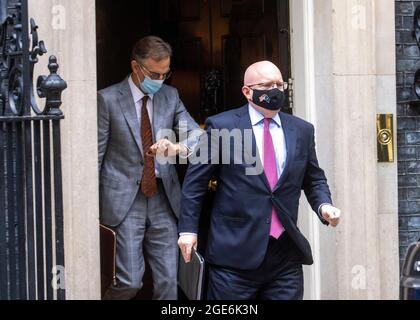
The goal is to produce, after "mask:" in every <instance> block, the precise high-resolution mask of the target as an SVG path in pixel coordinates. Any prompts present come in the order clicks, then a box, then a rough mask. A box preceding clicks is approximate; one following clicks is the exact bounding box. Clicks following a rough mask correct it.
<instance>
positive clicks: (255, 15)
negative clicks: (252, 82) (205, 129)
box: [151, 0, 290, 123]
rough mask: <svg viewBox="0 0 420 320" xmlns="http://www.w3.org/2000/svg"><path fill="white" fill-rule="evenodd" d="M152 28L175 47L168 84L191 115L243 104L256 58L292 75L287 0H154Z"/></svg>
mask: <svg viewBox="0 0 420 320" xmlns="http://www.w3.org/2000/svg"><path fill="white" fill-rule="evenodd" d="M151 10H152V15H153V16H152V17H153V18H152V19H151V22H152V25H151V31H152V33H154V34H157V35H160V36H162V37H163V38H164V39H166V40H167V41H169V42H170V43H171V44H172V46H173V47H174V52H175V54H174V60H173V69H174V71H175V72H174V74H173V78H172V79H171V84H172V85H174V86H175V87H176V88H178V90H179V91H180V93H181V97H182V99H183V100H184V102H185V104H186V106H187V107H188V109H189V111H190V112H191V114H192V115H193V117H194V118H195V119H196V120H197V121H199V122H201V123H203V122H204V121H205V119H206V118H207V117H208V116H209V115H212V114H216V113H218V112H221V111H224V110H227V109H231V108H235V107H239V106H242V105H243V104H244V103H245V102H246V101H245V100H244V98H243V96H242V91H241V88H242V84H243V74H244V72H245V70H246V68H247V67H248V66H249V65H250V64H252V63H253V62H256V61H259V60H270V61H272V62H274V63H275V64H277V65H278V66H279V67H280V69H281V70H282V72H283V74H284V78H285V79H286V80H287V79H288V78H289V77H290V54H289V32H288V29H289V14H288V11H289V9H288V1H287V0H286V1H278V0H265V1H264V0H239V1H238V0H237V1H235V0H230V1H224V0H208V1H197V0H182V1H174V0H158V1H154V2H153V4H152V7H151Z"/></svg>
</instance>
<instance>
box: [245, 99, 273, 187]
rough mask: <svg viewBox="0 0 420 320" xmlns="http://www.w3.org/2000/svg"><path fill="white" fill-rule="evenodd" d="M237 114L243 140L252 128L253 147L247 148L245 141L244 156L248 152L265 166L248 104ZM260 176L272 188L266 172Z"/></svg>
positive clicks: (261, 165)
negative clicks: (247, 131)
mask: <svg viewBox="0 0 420 320" xmlns="http://www.w3.org/2000/svg"><path fill="white" fill-rule="evenodd" d="M237 115H238V124H237V127H238V128H239V129H241V131H242V139H243V141H245V140H244V139H245V136H246V135H245V130H251V133H252V148H251V149H250V148H249V147H248V148H247V147H246V143H243V147H244V156H246V154H247V155H248V157H249V158H250V159H256V161H257V162H258V166H260V167H261V168H263V164H262V161H261V158H260V154H259V152H258V148H257V143H256V140H255V135H254V130H253V129H252V123H251V118H250V116H249V112H248V105H245V106H244V107H242V108H240V109H239V110H238V113H237ZM254 155H255V156H254ZM246 163H248V162H246ZM258 177H259V178H260V179H261V180H262V181H263V182H264V184H265V185H266V186H267V188H268V189H270V190H271V188H270V184H269V183H268V180H267V177H266V175H265V173H264V172H262V173H261V174H259V175H258Z"/></svg>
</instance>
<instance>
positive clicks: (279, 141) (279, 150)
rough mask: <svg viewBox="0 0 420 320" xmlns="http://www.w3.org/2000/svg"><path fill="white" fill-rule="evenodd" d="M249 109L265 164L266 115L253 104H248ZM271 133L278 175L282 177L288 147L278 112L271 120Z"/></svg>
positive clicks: (261, 156)
mask: <svg viewBox="0 0 420 320" xmlns="http://www.w3.org/2000/svg"><path fill="white" fill-rule="evenodd" d="M248 111H249V117H250V118H251V124H252V131H253V132H254V136H255V141H256V143H257V148H258V153H259V155H260V159H261V163H262V164H264V116H263V115H262V114H261V113H259V112H258V111H257V110H255V109H254V108H253V107H252V106H251V105H249V106H248ZM270 133H271V138H272V139H273V145H274V152H275V153H276V160H277V177H278V178H279V179H280V177H281V175H282V173H283V171H284V167H285V165H286V158H287V149H286V140H285V138H284V132H283V127H282V125H281V120H280V117H279V115H278V114H277V115H276V116H275V117H274V118H273V120H272V121H271V122H270Z"/></svg>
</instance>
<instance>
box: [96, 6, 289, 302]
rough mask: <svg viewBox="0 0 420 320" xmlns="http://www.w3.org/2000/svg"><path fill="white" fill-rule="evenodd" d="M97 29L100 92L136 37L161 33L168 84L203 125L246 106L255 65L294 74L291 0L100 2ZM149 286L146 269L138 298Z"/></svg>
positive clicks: (121, 73)
mask: <svg viewBox="0 0 420 320" xmlns="http://www.w3.org/2000/svg"><path fill="white" fill-rule="evenodd" d="M96 26H97V74H98V89H102V88H105V87H107V86H109V85H112V84H115V83H117V82H120V81H122V80H123V79H124V78H125V77H126V76H127V75H128V74H129V73H130V55H131V48H132V46H133V45H134V43H135V42H136V41H137V40H139V39H140V38H141V37H143V36H146V35H150V34H153V35H157V36H160V37H162V38H163V39H165V40H166V41H168V42H169V43H170V44H171V45H172V47H173V49H174V57H173V60H172V65H171V69H172V70H173V75H172V77H171V78H170V79H169V80H168V81H167V82H168V84H171V85H173V86H174V87H176V88H177V89H178V91H179V93H180V97H181V99H182V101H183V102H184V104H185V105H186V107H187V109H188V110H189V112H190V113H191V115H192V116H193V117H194V119H195V120H196V121H197V122H198V123H200V124H203V123H204V121H205V119H206V118H207V117H208V116H210V115H213V114H217V113H219V112H222V111H225V110H228V109H232V108H236V107H240V106H242V105H243V104H245V103H246V101H245V99H244V98H243V96H242V92H241V87H242V83H243V74H244V72H245V69H246V68H247V66H249V65H250V64H252V63H253V62H256V61H259V60H270V61H272V62H274V63H275V64H277V65H278V66H279V67H280V69H281V71H282V73H283V78H284V79H285V81H286V80H287V79H289V78H290V74H291V70H290V39H289V36H290V28H289V0H142V1H138V0H124V1H115V0H96ZM285 107H286V109H287V106H285ZM286 111H288V110H286ZM181 177H182V174H181ZM147 273H148V272H147ZM150 287H151V282H150V274H149V273H148V275H147V276H146V281H145V288H144V290H143V291H142V293H141V294H140V295H139V297H142V298H150Z"/></svg>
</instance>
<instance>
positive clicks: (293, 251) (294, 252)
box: [207, 232, 303, 300]
mask: <svg viewBox="0 0 420 320" xmlns="http://www.w3.org/2000/svg"><path fill="white" fill-rule="evenodd" d="M207 299H208V300H302V299H303V272H302V257H301V254H300V251H299V250H298V249H297V247H296V245H295V244H294V242H293V241H292V240H291V239H290V237H289V236H288V235H287V233H286V232H284V233H283V234H282V235H281V236H280V238H279V239H274V238H272V237H270V240H269V244H268V248H267V253H266V255H265V257H264V260H263V263H262V264H261V265H260V266H259V267H258V268H257V269H255V270H245V271H244V270H238V269H232V268H226V267H221V266H215V265H210V266H209V283H208V292H207Z"/></svg>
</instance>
